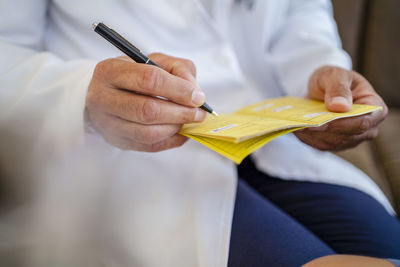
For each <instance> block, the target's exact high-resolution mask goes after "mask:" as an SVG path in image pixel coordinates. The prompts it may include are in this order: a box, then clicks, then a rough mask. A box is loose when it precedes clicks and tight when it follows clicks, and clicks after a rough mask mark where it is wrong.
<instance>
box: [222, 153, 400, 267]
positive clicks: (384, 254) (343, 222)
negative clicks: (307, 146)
mask: <svg viewBox="0 0 400 267" xmlns="http://www.w3.org/2000/svg"><path fill="white" fill-rule="evenodd" d="M238 171H239V177H241V179H240V180H239V183H238V189H237V196H236V202H235V210H234V216H233V224H232V232H231V241H230V251H229V263H228V266H230V267H237V266H252V267H257V266H301V265H302V264H305V263H306V262H309V261H311V260H313V259H315V258H318V257H322V256H326V255H331V254H354V255H364V256H372V257H378V258H394V259H400V221H399V220H398V218H396V217H393V216H391V215H390V214H389V213H388V212H387V211H386V210H385V209H384V208H383V206H382V205H381V204H380V203H378V202H377V201H376V200H375V199H374V198H372V197H370V196H369V195H367V194H365V193H363V192H360V191H358V190H355V189H351V188H347V187H342V186H337V185H330V184H323V183H311V182H297V181H286V180H281V179H276V178H274V177H270V176H268V175H266V174H263V173H261V172H259V171H258V170H256V168H255V167H254V165H253V163H252V162H251V160H248V159H247V160H245V161H244V162H243V163H242V164H241V165H240V166H239V168H238Z"/></svg>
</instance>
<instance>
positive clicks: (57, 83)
mask: <svg viewBox="0 0 400 267" xmlns="http://www.w3.org/2000/svg"><path fill="white" fill-rule="evenodd" d="M0 6H1V7H2V9H1V12H2V14H13V15H14V14H18V16H16V17H17V18H16V19H14V17H12V18H11V19H10V23H1V24H0V25H1V26H0V39H1V41H0V49H1V51H6V53H1V55H0V62H1V63H0V83H1V85H2V88H4V89H3V90H1V91H0V109H1V110H0V111H1V114H3V115H2V117H1V118H0V119H1V120H2V121H3V122H4V123H6V124H7V125H5V127H7V128H10V127H11V128H12V127H14V126H15V128H16V131H20V130H21V128H20V127H21V126H22V125H21V124H18V122H19V123H21V122H23V128H24V133H25V134H26V135H27V136H29V138H31V139H34V140H35V137H38V138H41V140H42V141H43V142H45V143H46V144H48V145H49V144H51V142H54V143H55V145H56V146H57V147H59V146H63V145H65V147H66V148H67V147H68V146H69V145H70V144H71V143H73V142H76V141H78V140H79V139H80V138H81V137H82V135H83V133H84V119H83V118H84V110H85V108H87V110H88V115H89V118H90V119H91V121H92V123H93V125H94V127H95V129H96V130H97V131H98V132H99V133H100V134H101V135H102V136H103V137H104V138H105V139H106V140H107V141H108V142H109V143H111V144H112V145H115V146H117V147H119V148H122V149H133V150H140V151H160V150H164V149H168V148H172V147H175V146H179V145H181V144H182V143H183V142H184V141H185V140H186V138H184V137H182V136H180V135H177V134H176V132H177V131H178V130H179V128H180V125H181V124H182V123H189V122H194V121H201V120H203V119H204V117H205V113H204V112H202V111H200V110H199V109H197V108H195V107H197V106H199V105H201V104H202V102H204V94H203V93H202V92H201V90H200V88H199V87H198V85H197V83H196V82H195V78H194V76H195V68H194V66H193V64H192V63H191V62H189V61H187V60H183V59H178V58H173V57H168V56H165V55H161V54H157V55H152V59H153V60H154V61H156V62H157V63H159V65H161V66H162V67H163V68H165V70H162V69H159V68H156V67H153V66H147V65H144V64H136V63H134V62H133V61H130V60H126V59H124V58H117V59H108V60H105V61H102V62H100V63H98V64H97V63H96V62H93V61H89V60H72V61H64V60H62V59H60V58H58V57H57V56H56V55H54V54H51V53H48V52H44V51H42V47H43V44H42V42H43V40H44V34H45V27H46V7H47V1H44V0H43V1H40V2H38V1H36V2H35V3H33V2H32V1H23V0H21V1H20V2H18V3H17V4H15V5H13V4H9V3H6V1H5V0H3V2H1V3H0ZM0 17H1V18H2V20H7V19H8V18H7V16H6V15H4V16H0ZM88 89H89V90H88ZM177 89H179V90H177ZM154 96H163V97H166V98H168V99H169V100H171V101H164V100H161V99H157V98H155V97H154ZM193 96H197V99H194V102H193V99H192V97H193ZM196 101H197V102H196ZM3 125H4V124H3ZM37 141H38V140H35V142H37Z"/></svg>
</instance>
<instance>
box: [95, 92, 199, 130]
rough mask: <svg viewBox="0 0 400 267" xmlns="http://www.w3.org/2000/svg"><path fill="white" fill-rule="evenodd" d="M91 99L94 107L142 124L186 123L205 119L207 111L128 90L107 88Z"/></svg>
mask: <svg viewBox="0 0 400 267" xmlns="http://www.w3.org/2000/svg"><path fill="white" fill-rule="evenodd" d="M105 90H106V91H107V92H105V93H102V94H100V93H99V95H98V96H97V97H96V98H95V99H92V100H91V101H92V102H93V101H94V102H96V103H91V104H90V105H91V106H93V107H101V109H102V110H103V111H104V112H107V113H109V114H112V115H114V116H117V117H120V118H122V119H124V120H127V121H131V122H137V123H141V124H185V123H193V122H200V121H203V120H204V119H205V118H206V116H207V113H206V112H205V111H203V110H202V109H200V108H190V107H185V106H182V105H178V104H175V103H172V102H170V101H166V100H163V99H159V98H156V97H149V96H145V95H140V94H135V93H132V92H128V91H123V90H116V89H105Z"/></svg>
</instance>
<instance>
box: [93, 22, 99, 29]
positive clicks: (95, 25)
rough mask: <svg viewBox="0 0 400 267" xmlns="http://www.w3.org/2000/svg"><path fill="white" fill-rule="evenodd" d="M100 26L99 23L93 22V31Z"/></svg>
mask: <svg viewBox="0 0 400 267" xmlns="http://www.w3.org/2000/svg"><path fill="white" fill-rule="evenodd" d="M98 24H99V23H97V22H93V24H92V28H93V30H94V29H96V27H97V25H98Z"/></svg>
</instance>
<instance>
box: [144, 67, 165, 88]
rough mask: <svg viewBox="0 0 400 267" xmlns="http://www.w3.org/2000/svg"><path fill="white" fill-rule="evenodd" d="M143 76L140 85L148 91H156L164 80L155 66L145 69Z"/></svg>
mask: <svg viewBox="0 0 400 267" xmlns="http://www.w3.org/2000/svg"><path fill="white" fill-rule="evenodd" d="M141 76H142V77H141V81H140V83H139V86H140V87H141V88H142V89H144V90H146V91H150V92H154V91H156V89H157V87H158V85H159V84H161V82H162V81H161V80H162V77H161V73H160V71H159V70H157V69H155V68H146V69H144V70H143V72H142V75H141Z"/></svg>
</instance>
